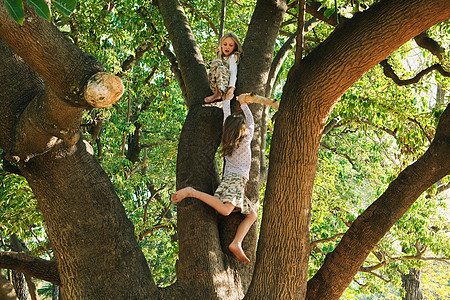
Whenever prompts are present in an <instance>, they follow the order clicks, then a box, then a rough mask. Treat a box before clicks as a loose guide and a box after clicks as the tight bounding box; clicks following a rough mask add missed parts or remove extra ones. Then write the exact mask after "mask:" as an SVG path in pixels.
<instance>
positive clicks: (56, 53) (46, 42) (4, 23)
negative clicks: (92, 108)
mask: <svg viewBox="0 0 450 300" xmlns="http://www.w3.org/2000/svg"><path fill="white" fill-rule="evenodd" d="M24 6H25V21H24V23H23V25H22V26H20V25H19V24H18V23H17V22H16V21H14V20H13V18H12V17H11V16H10V15H9V13H8V11H7V10H6V7H5V5H4V4H3V2H1V3H0V38H2V39H3V40H4V41H5V42H6V43H7V44H8V45H9V46H10V47H11V49H12V50H13V51H14V52H15V53H17V54H18V55H19V56H20V57H22V58H23V60H24V61H25V62H26V63H27V64H28V65H29V66H30V67H31V68H32V69H33V70H34V71H36V72H37V73H38V74H40V75H41V76H42V77H43V78H44V79H45V80H46V82H47V83H48V84H49V85H51V87H52V89H53V90H54V91H55V92H56V94H57V95H58V96H59V98H61V99H64V101H66V102H68V103H72V105H76V106H84V107H87V106H88V104H87V103H86V102H85V100H84V97H83V93H84V90H83V87H84V86H85V85H86V84H87V82H88V80H89V78H90V77H91V76H92V75H94V74H95V73H97V72H102V71H104V68H103V67H102V65H101V64H100V63H99V62H98V61H96V60H95V59H94V58H93V57H92V56H89V55H87V54H85V53H83V52H82V51H81V50H80V49H79V48H78V47H76V46H75V45H74V44H73V43H72V42H71V41H70V40H69V39H68V38H67V37H66V36H64V34H63V33H62V32H60V31H59V30H58V29H57V28H56V27H55V26H54V25H53V24H52V23H50V22H48V21H47V20H45V19H43V18H41V17H39V16H38V15H37V14H36V13H35V12H34V8H30V7H29V6H28V5H26V4H24ZM80 61H81V62H83V63H80ZM67 70H70V72H68V71H67Z"/></svg>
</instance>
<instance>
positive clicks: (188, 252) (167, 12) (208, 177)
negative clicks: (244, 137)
mask: <svg viewBox="0 0 450 300" xmlns="http://www.w3.org/2000/svg"><path fill="white" fill-rule="evenodd" d="M284 2H285V1H281V3H282V4H276V3H274V2H272V1H267V0H266V1H258V3H257V5H256V8H255V13H254V18H253V19H252V22H251V24H250V27H251V28H253V29H251V30H250V29H249V34H247V37H246V39H245V42H244V44H243V48H244V52H245V53H246V54H245V56H243V58H242V60H241V62H240V64H239V71H238V78H239V79H238V82H237V84H238V86H237V91H238V93H242V92H244V91H245V90H248V91H254V92H256V93H258V94H264V87H265V81H264V80H261V77H263V78H266V79H267V76H268V72H269V70H270V65H271V61H272V53H273V49H274V41H275V39H276V37H277V34H278V28H279V25H280V24H281V21H282V18H283V15H284V11H285V9H286V5H285V3H284ZM159 8H160V11H161V14H162V16H163V19H164V21H165V25H166V28H167V30H168V32H169V36H170V39H171V41H172V44H173V47H174V50H175V53H176V56H177V60H178V64H179V66H180V69H181V70H182V76H183V82H185V83H191V84H186V86H187V87H188V88H187V90H188V93H187V95H188V105H189V107H190V110H189V113H188V115H187V117H186V122H185V124H184V126H183V131H182V133H181V136H180V141H179V151H178V158H177V188H181V187H184V186H187V185H191V186H194V187H195V188H198V189H200V190H203V191H205V192H208V193H211V194H212V193H213V192H214V190H215V188H216V187H217V184H218V176H217V167H216V164H215V158H214V154H215V152H216V150H217V147H218V145H219V142H220V135H221V130H222V118H223V117H222V112H221V111H220V110H219V109H217V108H214V107H209V108H205V107H201V106H200V105H201V104H204V101H203V99H204V97H205V96H207V95H209V94H210V93H211V91H210V90H209V88H208V81H207V76H206V69H205V67H204V63H203V60H202V58H201V56H200V53H199V51H198V49H197V46H196V44H195V41H193V38H192V33H191V32H190V29H189V26H188V22H187V20H186V17H185V16H184V13H183V12H182V10H181V6H180V5H179V3H178V2H177V1H161V2H159ZM180 24H182V25H181V26H180ZM261 26H264V28H266V29H267V30H266V31H267V34H265V35H261V34H259V32H260V30H261ZM187 53H191V54H190V55H186V54H187ZM245 57H247V58H245ZM192 83H193V84H194V85H192ZM236 94H237V93H236ZM251 109H252V112H253V114H254V117H255V120H256V122H257V126H256V132H255V137H254V142H253V145H252V149H253V151H252V155H253V156H254V157H258V159H257V160H253V162H252V171H251V180H250V181H249V183H248V196H249V197H250V198H251V199H252V200H253V201H255V202H256V201H259V188H260V185H261V182H260V178H259V172H260V168H261V161H260V157H261V153H264V152H265V127H264V126H265V125H264V124H265V121H264V120H261V117H262V115H263V111H264V109H263V108H262V106H260V105H254V106H252V107H251ZM240 221H241V216H240V214H232V215H231V216H229V217H226V218H222V217H220V218H219V221H218V220H217V214H216V213H215V212H214V211H213V210H212V209H211V208H209V207H205V205H204V204H203V203H199V201H196V200H192V199H190V200H184V201H183V202H182V203H181V204H179V205H178V233H179V248H180V251H179V262H178V265H177V275H178V282H177V283H178V284H179V285H180V286H182V287H183V289H189V290H190V291H192V295H196V296H197V297H200V298H207V297H210V298H209V299H213V298H215V297H218V298H225V299H239V298H242V297H243V295H244V293H245V290H246V289H247V287H248V285H249V284H250V279H251V273H252V269H253V264H242V263H240V262H237V261H236V260H235V258H234V256H232V255H231V256H230V253H229V251H228V249H227V246H228V243H229V242H231V240H232V238H233V236H234V234H235V232H236V228H237V225H238V224H239V222H240ZM218 222H219V223H218ZM192 224H196V225H195V227H194V226H192ZM255 247H256V226H253V228H252V229H251V231H250V232H249V234H248V235H247V237H246V239H245V240H244V250H245V251H246V253H247V254H248V255H249V257H250V259H251V260H253V261H254V251H255ZM222 249H224V250H222ZM224 253H225V255H224ZM193 270H195V274H196V276H195V277H194V276H192V272H193ZM224 270H227V271H224ZM225 286H228V288H224V287H225ZM230 287H233V288H230Z"/></svg>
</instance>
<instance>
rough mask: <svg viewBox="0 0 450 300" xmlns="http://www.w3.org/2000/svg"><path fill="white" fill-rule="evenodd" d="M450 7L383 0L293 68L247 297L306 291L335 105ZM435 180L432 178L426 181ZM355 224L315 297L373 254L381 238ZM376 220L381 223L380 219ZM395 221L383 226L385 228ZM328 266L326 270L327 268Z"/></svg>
mask: <svg viewBox="0 0 450 300" xmlns="http://www.w3.org/2000/svg"><path fill="white" fill-rule="evenodd" d="M404 10H408V11H409V13H404V12H403V11H404ZM449 13H450V3H449V2H448V1H437V2H436V1H421V0H416V1H410V0H408V1H406V0H402V1H381V2H380V3H378V4H376V5H374V6H373V7H371V8H370V9H369V10H367V11H366V12H364V13H360V14H357V15H355V16H354V17H353V18H352V19H351V20H349V21H348V22H346V23H344V24H343V25H342V27H340V28H337V29H336V30H335V32H334V33H333V34H332V35H331V36H330V37H329V38H328V39H327V40H326V41H325V42H324V43H322V44H321V45H320V46H319V47H317V48H316V49H315V50H314V51H313V52H311V53H310V54H309V55H308V56H307V57H305V58H304V59H303V60H302V61H301V62H300V63H299V64H296V65H294V66H293V68H292V69H291V70H290V72H289V75H288V79H287V82H286V85H285V87H284V91H283V97H282V100H281V103H280V109H279V111H278V113H277V114H278V115H277V120H276V123H275V130H274V134H273V139H272V146H271V147H272V148H271V151H270V167H269V175H268V183H267V189H266V195H265V202H264V214H263V220H262V224H261V234H260V241H259V246H258V251H257V262H256V266H255V274H254V276H253V281H252V285H251V287H250V289H249V293H248V294H247V298H248V299H261V298H265V299H284V298H288V299H292V298H297V299H302V298H304V297H305V296H306V282H307V269H308V260H309V236H308V233H309V220H310V209H311V196H312V187H313V182H314V175H315V170H316V164H317V151H318V146H319V141H320V138H321V134H322V131H323V128H324V126H325V122H326V120H327V118H328V116H329V114H330V112H331V109H332V108H333V106H334V104H335V103H336V102H337V100H338V98H339V97H340V96H341V95H342V94H343V93H344V92H345V91H346V90H347V89H348V88H349V87H350V86H351V85H352V84H353V83H354V82H355V81H356V80H357V79H359V78H360V77H361V76H362V75H363V74H364V73H365V72H367V71H368V70H369V69H370V68H372V67H373V66H374V65H376V64H377V63H378V62H379V61H381V60H382V59H383V58H385V57H386V56H387V55H388V54H389V53H390V52H392V51H393V50H395V49H397V48H398V47H399V46H400V45H402V44H403V43H405V42H406V41H408V40H409V39H410V38H412V37H414V36H415V35H417V34H418V33H420V32H422V31H423V30H424V29H425V28H428V27H430V26H431V25H433V24H435V23H437V22H439V21H441V20H445V19H446V18H448V16H449ZM438 14H439V16H440V17H439V18H436V15H438ZM374 49H377V50H376V51H374ZM443 151H444V148H443V149H441V150H440V153H441V154H442V153H444V152H443ZM441 173H443V172H441ZM436 176H443V175H442V174H439V175H438V174H436ZM433 183H434V182H427V183H426V184H427V187H428V186H429V185H431V184H433ZM414 184H417V182H414ZM408 186H409V187H410V185H408ZM416 197H417V196H416ZM392 199H394V198H392ZM398 213H399V214H403V213H404V211H403V208H400V207H399V210H398ZM400 216H401V215H400ZM400 216H395V218H399V217H400ZM377 220H379V219H377ZM374 221H375V219H374ZM355 226H358V230H360V232H358V234H359V235H352V238H351V239H350V240H349V241H351V243H349V244H348V248H345V252H340V253H339V254H337V255H336V257H334V258H333V261H334V263H335V264H336V266H342V262H343V261H347V259H348V264H346V267H345V268H341V269H339V271H336V270H332V268H331V266H329V265H328V264H327V263H325V265H324V266H323V268H322V269H321V271H319V273H318V274H320V275H316V277H315V278H314V279H313V280H312V281H311V283H310V284H309V285H308V296H307V298H308V299H338V298H339V296H340V295H341V294H342V292H343V291H344V290H345V288H346V287H347V286H348V284H349V283H350V282H351V278H353V276H354V275H355V273H356V271H357V270H358V268H359V267H360V266H361V264H362V263H363V262H364V260H365V258H366V257H367V254H368V252H367V253H365V252H363V251H361V250H362V249H368V248H370V249H372V247H373V246H374V245H375V244H376V243H375V244H372V243H371V244H370V247H368V245H367V244H364V243H362V242H360V241H358V242H357V243H355V240H356V239H358V238H359V237H360V236H361V234H363V233H364V232H366V231H367V225H366V223H359V224H358V225H356V224H355ZM372 226H374V227H378V225H377V224H376V223H373V225H372ZM389 227H390V226H389ZM389 227H388V228H383V230H381V231H382V232H383V235H384V234H385V233H386V232H387V231H388V229H389ZM349 232H351V230H349ZM381 237H382V235H381V236H380V238H381ZM378 240H379V239H377V240H376V242H378ZM341 244H342V242H341ZM356 244H357V245H358V246H355V245H356ZM363 245H364V246H363ZM350 249H352V253H355V252H358V253H357V254H354V256H356V257H361V260H357V261H355V260H354V258H353V257H349V255H348V254H349V253H350ZM367 251H369V250H367ZM335 252H336V251H335ZM369 252H370V251H369ZM330 258H331V257H330ZM328 261H330V259H328ZM274 262H276V263H274ZM325 270H326V273H327V274H326V275H322V274H321V272H325ZM350 270H355V271H354V272H353V271H350ZM349 271H350V273H349ZM347 279H348V280H349V281H347ZM344 280H345V282H344ZM324 284H326V285H325V286H324Z"/></svg>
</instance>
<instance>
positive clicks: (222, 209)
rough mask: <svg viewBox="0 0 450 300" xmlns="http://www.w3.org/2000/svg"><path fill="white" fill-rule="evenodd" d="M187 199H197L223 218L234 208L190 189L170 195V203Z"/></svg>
mask: <svg viewBox="0 0 450 300" xmlns="http://www.w3.org/2000/svg"><path fill="white" fill-rule="evenodd" d="M187 197H192V198H197V199H199V200H201V201H203V202H205V203H206V204H208V205H209V206H211V207H212V208H214V209H215V210H216V211H217V212H218V213H219V214H221V215H224V216H228V215H229V214H230V213H231V212H232V211H233V210H234V207H235V206H234V205H233V204H231V203H223V202H222V201H221V200H220V199H219V198H217V197H214V196H212V195H210V194H207V193H204V192H201V191H198V190H196V189H194V188H192V187H185V188H183V189H181V190H178V191H176V192H175V194H173V195H172V202H173V203H178V202H180V201H181V200H183V199H184V198H187ZM247 231H248V229H247Z"/></svg>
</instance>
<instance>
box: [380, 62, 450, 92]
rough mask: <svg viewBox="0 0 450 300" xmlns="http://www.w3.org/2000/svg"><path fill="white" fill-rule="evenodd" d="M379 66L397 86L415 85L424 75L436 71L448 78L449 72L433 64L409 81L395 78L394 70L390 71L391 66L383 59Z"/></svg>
mask: <svg viewBox="0 0 450 300" xmlns="http://www.w3.org/2000/svg"><path fill="white" fill-rule="evenodd" d="M380 65H381V66H382V67H383V73H384V75H386V76H387V77H389V78H391V79H392V80H393V81H394V82H395V83H396V84H397V85H399V86H404V85H410V84H414V83H417V82H419V80H420V79H422V77H424V76H425V75H427V74H428V73H430V72H432V71H438V72H439V73H441V75H442V76H445V77H450V72H447V71H446V70H444V68H443V67H442V66H441V65H440V64H434V65H432V66H430V67H428V68H426V69H424V70H422V71H420V72H419V73H417V75H416V76H414V77H412V78H410V79H400V78H399V77H398V76H397V74H395V71H394V69H392V66H391V65H390V64H389V62H388V61H387V59H384V60H383V61H381V62H380Z"/></svg>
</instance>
